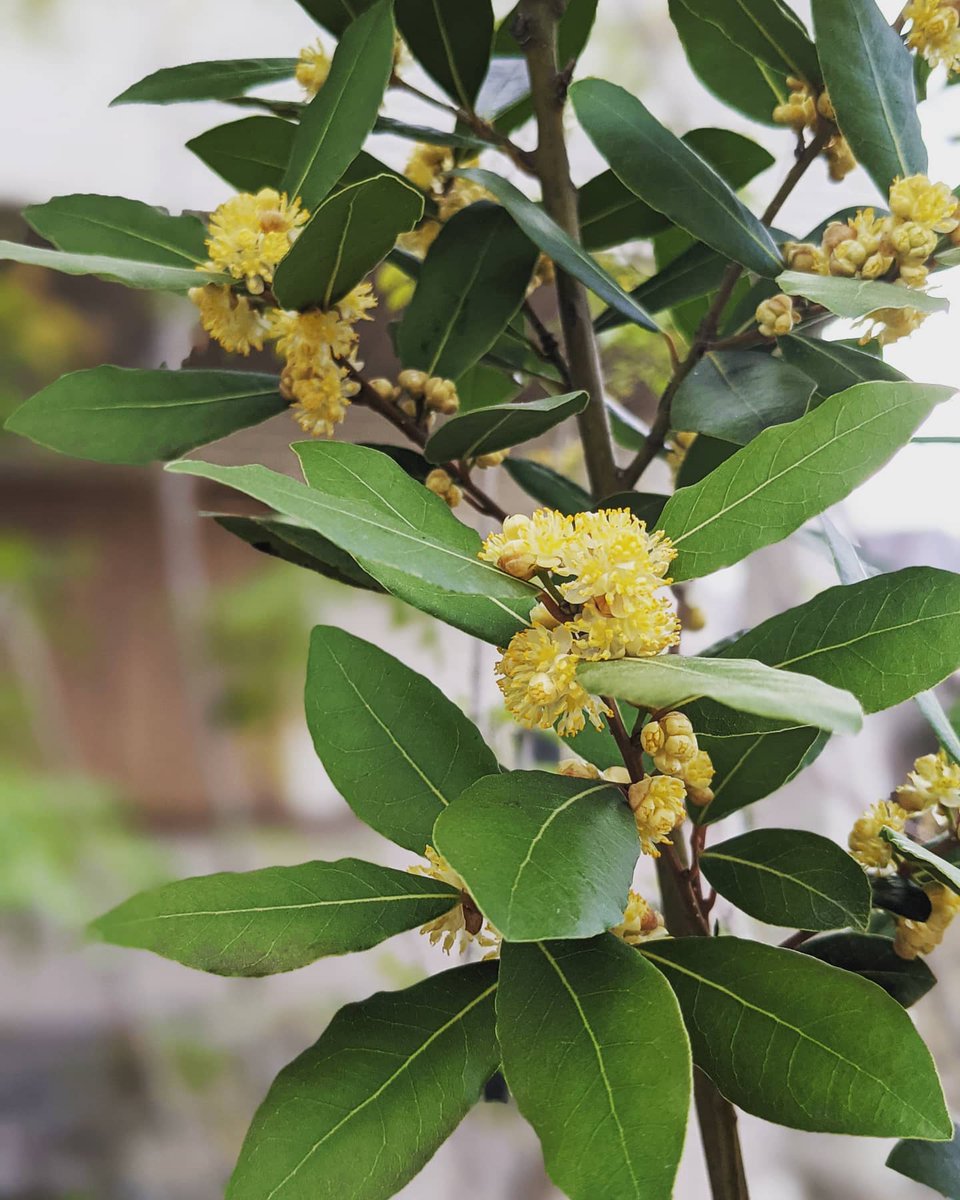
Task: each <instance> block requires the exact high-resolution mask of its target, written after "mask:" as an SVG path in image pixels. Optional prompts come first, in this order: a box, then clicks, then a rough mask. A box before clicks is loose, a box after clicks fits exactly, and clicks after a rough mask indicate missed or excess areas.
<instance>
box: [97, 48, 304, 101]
mask: <svg viewBox="0 0 960 1200" xmlns="http://www.w3.org/2000/svg"><path fill="white" fill-rule="evenodd" d="M296 68H297V60H296V59H295V58H225V59H218V60H216V61H213V62H196V63H185V64H184V65H183V66H180V67H163V68H161V70H159V71H154V72H153V74H152V75H147V76H146V77H145V78H144V79H141V80H140V81H139V82H138V83H134V84H133V85H132V86H130V87H128V88H127V90H126V91H125V92H121V93H120V95H119V96H117V97H116V99H114V100H111V102H110V103H111V104H178V103H180V102H181V101H184V100H231V99H232V98H233V97H234V96H242V95H243V93H244V92H248V91H249V90H250V89H251V88H254V87H257V86H258V85H260V84H262V83H279V82H281V81H282V80H284V79H292V78H293V74H294V71H295V70H296Z"/></svg>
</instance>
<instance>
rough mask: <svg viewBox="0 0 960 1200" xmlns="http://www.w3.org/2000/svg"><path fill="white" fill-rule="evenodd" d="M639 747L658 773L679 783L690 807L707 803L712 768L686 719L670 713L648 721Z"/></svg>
mask: <svg viewBox="0 0 960 1200" xmlns="http://www.w3.org/2000/svg"><path fill="white" fill-rule="evenodd" d="M640 745H641V746H642V747H643V749H644V750H645V751H646V753H647V754H649V755H650V757H651V758H652V759H653V765H654V766H655V767H656V768H657V770H658V771H660V772H661V773H662V774H664V775H672V776H675V777H676V778H677V779H680V780H682V782H683V783H684V785H685V786H686V790H687V796H688V797H689V799H690V801H691V803H692V804H696V805H697V807H698V808H702V807H704V806H705V805H707V804H709V803H710V801H711V800H712V799H713V792H712V791H711V789H710V784H711V783H712V782H713V776H714V767H713V763H712V762H711V761H710V755H709V754H708V753H707V752H706V750H701V749H700V745H699V743H698V742H697V735H696V734H695V733H694V731H693V725H692V724H691V723H690V718H689V717H687V716H686V715H685V714H684V713H679V712H669V713H666V714H665V715H664V716H662V717H660V718H659V720H656V721H649V722H648V723H647V724H646V725H644V727H643V729H642V730H641V731H640Z"/></svg>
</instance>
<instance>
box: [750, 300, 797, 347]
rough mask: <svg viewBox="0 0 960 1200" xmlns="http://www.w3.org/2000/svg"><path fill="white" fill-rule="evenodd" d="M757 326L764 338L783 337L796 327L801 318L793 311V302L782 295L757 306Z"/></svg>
mask: <svg viewBox="0 0 960 1200" xmlns="http://www.w3.org/2000/svg"><path fill="white" fill-rule="evenodd" d="M756 319H757V325H758V326H759V329H760V333H761V334H762V335H763V336H764V337H768V338H773V337H783V336H784V334H787V333H789V332H790V330H791V329H792V328H793V327H794V325H796V323H797V321H798V320H799V317H798V316H797V314H796V313H795V312H794V310H793V300H792V299H791V298H790V297H789V296H784V295H783V293H780V294H779V295H777V296H771V297H770V299H769V300H763V301H761V303H760V304H758V305H757V311H756Z"/></svg>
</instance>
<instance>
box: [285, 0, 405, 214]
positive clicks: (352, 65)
mask: <svg viewBox="0 0 960 1200" xmlns="http://www.w3.org/2000/svg"><path fill="white" fill-rule="evenodd" d="M393 35H394V29H393V12H392V5H391V0H379V2H378V3H377V4H374V5H373V7H372V8H370V9H368V10H367V11H366V12H365V13H364V14H363V15H362V16H360V17H358V18H357V20H356V21H354V22H353V23H352V24H351V25H350V26H349V28H348V29H347V30H346V32H345V33H344V35H343V37H342V38H341V39H340V42H339V44H338V45H337V49H336V52H335V53H334V56H333V61H332V63H331V64H330V74H329V75H328V76H327V81H326V83H325V84H324V85H323V87H322V88H321V89H320V91H319V92H318V93H317V94H316V96H314V98H313V99H312V100H311V101H310V103H309V104H308V105H307V107H306V108H305V109H304V111H303V115H302V116H301V118H300V125H299V127H298V129H297V135H296V137H295V138H294V140H293V146H292V148H291V151H290V161H289V163H288V165H287V170H286V173H285V175H284V177H283V190H284V191H285V192H286V193H287V194H288V195H289V196H298V197H299V198H300V199H301V200H302V202H303V204H304V205H305V206H306V207H307V208H308V209H313V208H315V207H316V206H317V205H318V204H319V203H320V201H321V200H322V199H323V198H324V197H325V196H326V195H327V194H328V193H329V192H330V190H331V188H332V187H333V186H334V184H335V183H336V182H337V180H338V179H339V178H340V176H341V175H342V174H343V172H344V171H345V170H346V169H347V167H348V166H349V165H350V163H351V162H353V160H354V159H355V158H356V156H357V155H358V154H359V153H360V151H361V149H362V148H363V143H364V141H365V140H366V138H367V134H368V133H369V132H370V130H371V129H372V128H373V124H374V121H376V119H377V113H378V111H379V108H380V103H381V101H382V100H383V93H384V91H385V90H386V87H387V82H388V81H389V79H390V74H391V71H392V70H393Z"/></svg>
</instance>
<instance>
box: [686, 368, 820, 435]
mask: <svg viewBox="0 0 960 1200" xmlns="http://www.w3.org/2000/svg"><path fill="white" fill-rule="evenodd" d="M814 386H815V385H814V382H813V380H812V379H809V378H808V377H807V376H806V375H804V374H803V372H802V371H798V370H797V369H796V368H795V367H791V366H789V365H788V364H786V363H783V362H780V361H778V360H777V359H775V358H772V357H771V356H770V355H769V354H758V353H751V352H749V351H747V350H714V351H709V352H708V353H707V354H705V355H704V357H703V358H702V359H701V361H700V362H699V363H698V364H697V366H696V367H695V368H694V369H693V371H691V373H690V374H689V375H688V376H687V377H686V379H685V380H684V381H683V383H682V384H681V385H680V390H679V391H678V392H677V394H676V396H675V397H674V401H673V409H672V420H673V425H674V427H675V428H676V429H690V430H694V431H696V432H698V433H707V434H711V435H712V436H714V437H717V438H721V439H722V440H724V441H727V442H734V443H736V444H737V445H739V446H745V445H746V444H747V443H748V442H750V441H752V439H753V438H755V437H756V436H757V434H758V433H762V432H763V430H764V429H769V428H770V426H771V425H782V424H783V423H784V422H785V421H794V420H796V418H797V417H802V416H803V415H804V414H805V413H806V412H807V410H808V409H809V407H810V402H811V399H812V397H813V390H814Z"/></svg>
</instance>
